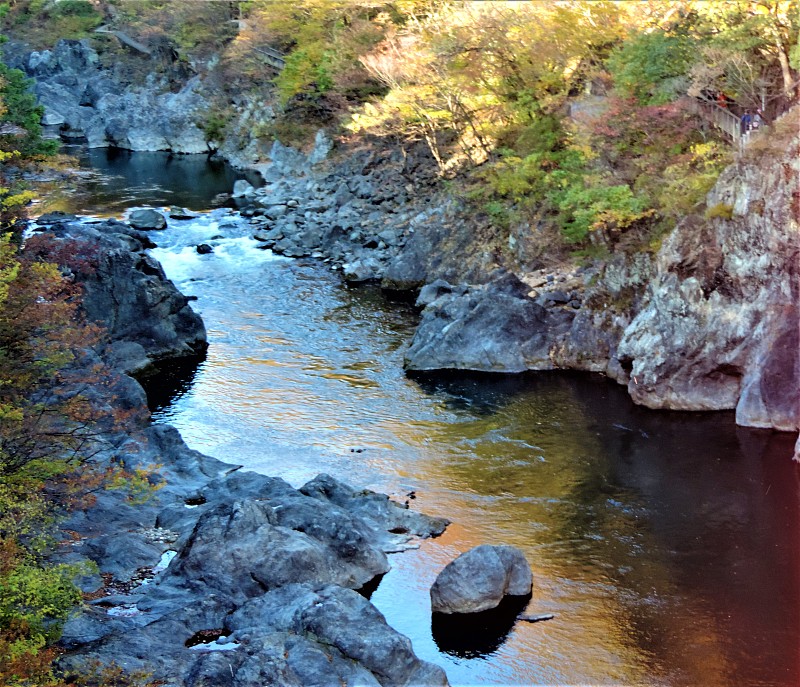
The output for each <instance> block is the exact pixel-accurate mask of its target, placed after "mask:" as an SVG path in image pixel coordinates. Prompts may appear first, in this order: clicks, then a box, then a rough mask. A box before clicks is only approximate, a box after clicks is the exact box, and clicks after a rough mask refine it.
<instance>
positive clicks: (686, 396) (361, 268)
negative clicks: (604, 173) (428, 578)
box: [238, 112, 800, 431]
mask: <svg viewBox="0 0 800 687" xmlns="http://www.w3.org/2000/svg"><path fill="white" fill-rule="evenodd" d="M793 114H795V113H792V112H790V113H789V114H788V115H787V116H786V117H785V118H784V121H783V122H779V123H778V124H777V125H776V126H775V128H774V129H773V130H772V132H771V133H770V136H771V138H768V137H767V136H766V135H764V136H763V137H762V138H761V139H759V140H758V141H756V142H754V143H753V144H752V145H751V147H750V148H749V149H748V150H747V151H746V152H745V154H744V155H742V156H740V157H739V159H738V160H737V161H736V163H735V164H734V165H732V166H731V167H730V168H729V169H728V170H727V171H726V172H725V173H724V174H723V175H722V176H721V178H720V179H719V181H718V182H717V184H716V185H715V187H714V189H712V191H711V192H710V193H709V195H708V198H707V199H706V203H705V205H704V207H703V208H701V209H699V210H698V212H697V214H694V215H692V216H690V217H687V218H686V219H685V220H684V221H683V222H681V223H680V224H679V225H678V226H677V227H676V229H675V230H674V231H673V232H672V233H671V234H670V235H669V236H668V237H667V239H666V240H665V241H664V244H663V246H662V247H661V248H660V250H659V251H658V252H657V253H655V254H652V253H645V252H640V253H635V254H622V253H620V254H617V255H615V256H613V257H612V258H610V259H608V260H606V261H604V262H602V263H596V264H594V265H592V266H588V267H582V268H576V267H575V266H572V265H566V266H563V267H561V268H558V267H556V268H552V269H543V268H541V267H538V265H537V263H536V261H535V260H530V259H527V260H526V259H525V257H524V255H522V254H521V253H520V252H519V250H517V249H519V247H520V244H519V243H515V242H512V241H510V237H509V240H508V241H507V243H506V244H505V245H504V243H503V241H502V240H501V238H500V237H499V236H497V235H496V233H493V231H492V228H491V226H490V224H489V223H488V222H487V221H485V220H481V218H480V217H471V216H468V215H467V214H466V210H465V209H464V208H463V207H462V206H460V205H459V204H458V203H456V202H455V201H452V200H450V199H448V198H447V197H446V195H445V194H443V193H442V192H441V190H439V189H437V187H436V180H435V179H432V178H426V177H424V176H422V175H419V174H418V173H417V172H416V171H415V170H416V169H417V168H418V167H421V168H426V165H425V161H424V159H423V160H417V161H414V159H413V158H412V157H410V156H408V155H407V154H401V152H400V151H398V150H396V149H395V150H393V149H392V148H388V149H386V148H384V149H381V148H380V147H377V144H374V142H373V145H369V144H365V143H364V142H361V144H360V145H353V146H351V147H350V148H348V149H347V150H346V151H344V152H341V151H340V152H339V154H338V155H337V157H336V162H333V161H328V162H324V163H316V164H314V163H313V161H311V160H310V159H305V160H303V159H300V160H298V159H297V158H296V157H295V158H292V159H291V160H288V161H287V160H286V159H285V158H286V156H285V155H283V154H282V151H281V148H280V146H279V144H276V146H275V148H274V155H273V159H274V161H273V163H272V164H271V165H268V166H265V167H264V168H262V173H263V174H264V175H265V178H266V180H267V184H266V186H264V187H263V188H260V189H252V188H248V187H246V186H242V187H240V188H239V189H238V191H239V195H240V196H241V197H242V200H243V205H244V207H245V210H244V213H245V214H247V215H250V216H252V218H253V219H252V221H253V224H254V226H255V227H256V233H255V236H256V237H257V238H259V239H260V240H262V241H263V242H264V245H265V247H270V248H272V250H273V251H275V252H279V253H283V254H285V255H288V256H309V255H310V256H312V257H318V258H321V259H324V260H325V261H327V262H329V263H330V264H331V266H332V267H333V268H334V269H339V270H341V272H342V274H343V277H344V279H345V280H347V281H350V282H356V283H357V282H361V281H379V282H380V283H381V285H382V286H383V287H384V288H385V289H389V290H393V291H409V292H412V293H414V294H417V293H418V294H419V295H418V298H417V305H418V306H419V307H420V308H422V318H421V323H420V325H419V328H418V330H417V332H416V335H415V337H414V339H413V341H412V342H411V346H410V348H409V350H408V352H407V354H406V366H407V368H408V369H410V370H436V369H467V370H482V371H496V372H520V371H523V370H546V369H557V368H560V369H576V370H589V371H595V372H603V373H605V374H607V375H608V376H610V377H611V378H613V379H615V380H616V381H618V382H619V383H621V384H625V385H626V386H627V387H628V391H629V393H630V395H631V397H632V398H633V400H634V401H635V402H637V403H640V404H643V405H647V406H649V407H653V408H673V409H682V410H721V409H732V408H735V409H736V417H737V422H738V423H739V424H741V425H745V426H751V427H761V428H774V429H779V430H783V431H797V429H798V428H800V395H799V394H798V393H797V389H798V388H800V376H799V375H800V363H799V362H798V355H799V351H800V342H798V335H799V332H800V316H799V315H798V310H797V303H798V289H800V286H798V285H799V284H800V239H799V238H798V236H799V230H798V223H797V179H798V175H799V174H800V167H798V160H800V138H799V137H798V136H797V134H796V131H794V128H793V126H792V123H793V120H792V119H791V118H792V116H793ZM409 168H410V169H409ZM427 169H430V165H428V166H427ZM409 179H414V180H415V183H416V185H414V184H412V183H409V182H408V180H409Z"/></svg>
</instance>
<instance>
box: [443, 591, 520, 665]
mask: <svg viewBox="0 0 800 687" xmlns="http://www.w3.org/2000/svg"><path fill="white" fill-rule="evenodd" d="M530 598H531V597H530V596H507V597H505V598H504V599H503V601H501V602H500V605H499V606H497V608H492V609H490V610H488V611H483V612H481V613H469V614H462V613H455V614H446V613H434V614H432V617H431V634H432V635H433V641H434V642H436V646H437V647H439V651H442V652H444V653H446V654H450V655H452V656H456V657H458V658H484V657H487V656H490V655H491V654H493V653H494V652H495V651H497V650H498V649H499V648H500V646H501V645H502V644H503V642H505V641H506V638H507V637H508V635H509V634H510V633H511V630H512V629H513V628H514V625H515V624H516V622H517V618H518V617H519V615H520V613H522V611H524V610H525V607H526V606H527V605H528V601H530Z"/></svg>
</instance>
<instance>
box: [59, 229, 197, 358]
mask: <svg viewBox="0 0 800 687" xmlns="http://www.w3.org/2000/svg"><path fill="white" fill-rule="evenodd" d="M156 214H158V215H159V217H161V215H160V213H156ZM162 219H163V217H162ZM47 231H48V232H49V233H52V234H53V236H54V238H53V242H54V243H53V246H54V249H55V255H56V256H58V257H57V259H60V260H61V261H62V262H63V263H64V264H63V268H64V269H65V270H69V271H70V272H71V273H72V276H73V277H74V279H75V280H76V282H78V283H80V284H81V285H82V286H83V292H84V293H83V301H82V305H83V310H84V312H85V313H86V316H87V318H88V319H89V320H90V321H92V322H96V323H97V324H99V325H101V326H102V327H103V328H104V329H105V331H106V334H107V337H108V342H109V344H110V353H109V359H110V362H112V364H114V366H115V367H117V368H118V369H119V370H121V371H122V372H127V373H139V372H143V371H145V370H146V368H148V367H149V366H150V365H151V364H152V363H154V362H156V361H159V360H163V359H169V358H181V357H189V356H199V355H202V354H203V353H204V352H205V350H206V348H207V346H208V343H207V339H206V330H205V326H204V325H203V321H202V319H201V318H200V316H199V315H198V314H197V313H195V312H194V311H193V310H192V309H191V307H190V306H189V300H188V299H187V297H186V296H184V295H183V294H182V293H181V292H180V291H178V289H177V288H176V287H175V285H174V284H173V283H172V282H171V281H170V280H169V279H167V277H166V275H165V274H164V270H163V269H162V268H161V265H160V264H159V263H158V262H157V261H156V260H154V259H153V258H152V257H150V256H149V255H148V254H147V253H146V252H145V248H146V247H147V246H148V245H152V244H151V243H149V241H148V240H147V237H146V236H145V235H144V234H142V233H141V232H138V231H136V230H134V229H131V227H129V226H128V225H127V224H123V223H122V222H118V221H115V220H107V221H104V222H101V223H96V224H93V225H88V224H81V223H79V222H68V221H66V222H62V223H56V224H50V225H48V226H47ZM59 246H60V247H59ZM51 259H52V258H51Z"/></svg>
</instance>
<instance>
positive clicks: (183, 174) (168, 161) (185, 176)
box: [35, 146, 259, 216]
mask: <svg viewBox="0 0 800 687" xmlns="http://www.w3.org/2000/svg"><path fill="white" fill-rule="evenodd" d="M62 152H63V153H65V154H66V155H70V156H71V157H73V158H74V159H75V161H76V162H77V164H78V166H79V168H80V173H79V176H78V178H77V180H74V182H71V183H69V184H64V183H58V184H50V185H48V186H47V187H46V189H45V193H43V194H42V196H43V198H44V199H45V201H44V202H43V203H41V204H39V206H38V207H37V209H36V212H35V214H41V213H44V212H51V211H53V210H61V211H66V212H76V213H81V214H92V215H101V216H109V215H118V214H121V213H122V212H123V211H124V210H126V209H127V208H130V207H134V206H138V205H143V204H147V205H154V206H173V207H181V208H188V209H189V210H207V209H208V208H209V207H210V206H211V205H210V204H211V203H212V202H213V201H214V199H215V198H216V197H217V196H218V195H219V194H228V193H230V192H231V190H232V189H233V184H234V182H235V181H236V180H237V179H242V178H248V180H249V181H250V182H251V183H253V185H258V183H259V182H258V180H257V178H256V177H253V176H252V175H246V174H245V173H243V172H238V171H237V170H234V169H233V168H232V167H231V166H230V165H228V164H226V163H224V162H222V161H219V160H216V161H215V160H210V159H209V158H208V157H207V156H205V155H173V154H170V153H161V152H152V153H135V152H131V151H128V150H121V149H119V148H94V149H87V148H85V147H81V146H63V147H62ZM219 202H220V203H221V202H224V201H222V200H219Z"/></svg>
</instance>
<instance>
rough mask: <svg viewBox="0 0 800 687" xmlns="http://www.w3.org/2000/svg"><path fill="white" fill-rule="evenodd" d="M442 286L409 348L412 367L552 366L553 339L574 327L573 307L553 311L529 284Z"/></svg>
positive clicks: (491, 368) (514, 369) (503, 368)
mask: <svg viewBox="0 0 800 687" xmlns="http://www.w3.org/2000/svg"><path fill="white" fill-rule="evenodd" d="M523 286H524V285H523ZM437 288H438V289H439V290H441V293H440V295H439V296H438V298H436V299H435V300H433V301H432V302H430V303H429V304H428V306H427V307H426V308H425V310H423V312H422V318H421V321H420V324H419V327H418V328H417V331H416V332H415V333H414V338H413V339H412V341H411V345H410V346H409V348H408V350H407V351H406V354H405V360H404V364H405V367H406V369H409V370H437V369H462V370H463V369H467V370H481V371H485V372H522V371H524V370H528V369H552V367H553V363H552V362H551V359H550V347H551V342H552V341H553V338H554V337H555V335H556V332H560V331H563V330H565V329H568V328H569V323H570V319H571V317H572V316H573V315H572V311H569V312H564V313H561V312H556V313H553V314H550V313H548V311H547V310H546V309H545V308H543V307H542V306H541V305H539V304H537V303H535V302H534V301H533V300H531V299H530V298H528V297H527V294H526V293H525V291H526V290H527V289H525V288H522V287H519V288H517V287H513V288H511V289H509V285H508V283H507V282H506V281H503V280H498V281H496V282H495V283H493V284H489V285H486V286H482V287H476V288H471V289H469V290H468V291H467V290H465V289H460V290H459V291H458V292H450V293H447V292H446V289H444V288H442V285H441V284H440V285H439V287H437ZM431 295H433V294H431V293H428V294H426V299H427V298H429V297H430V296H431Z"/></svg>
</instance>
